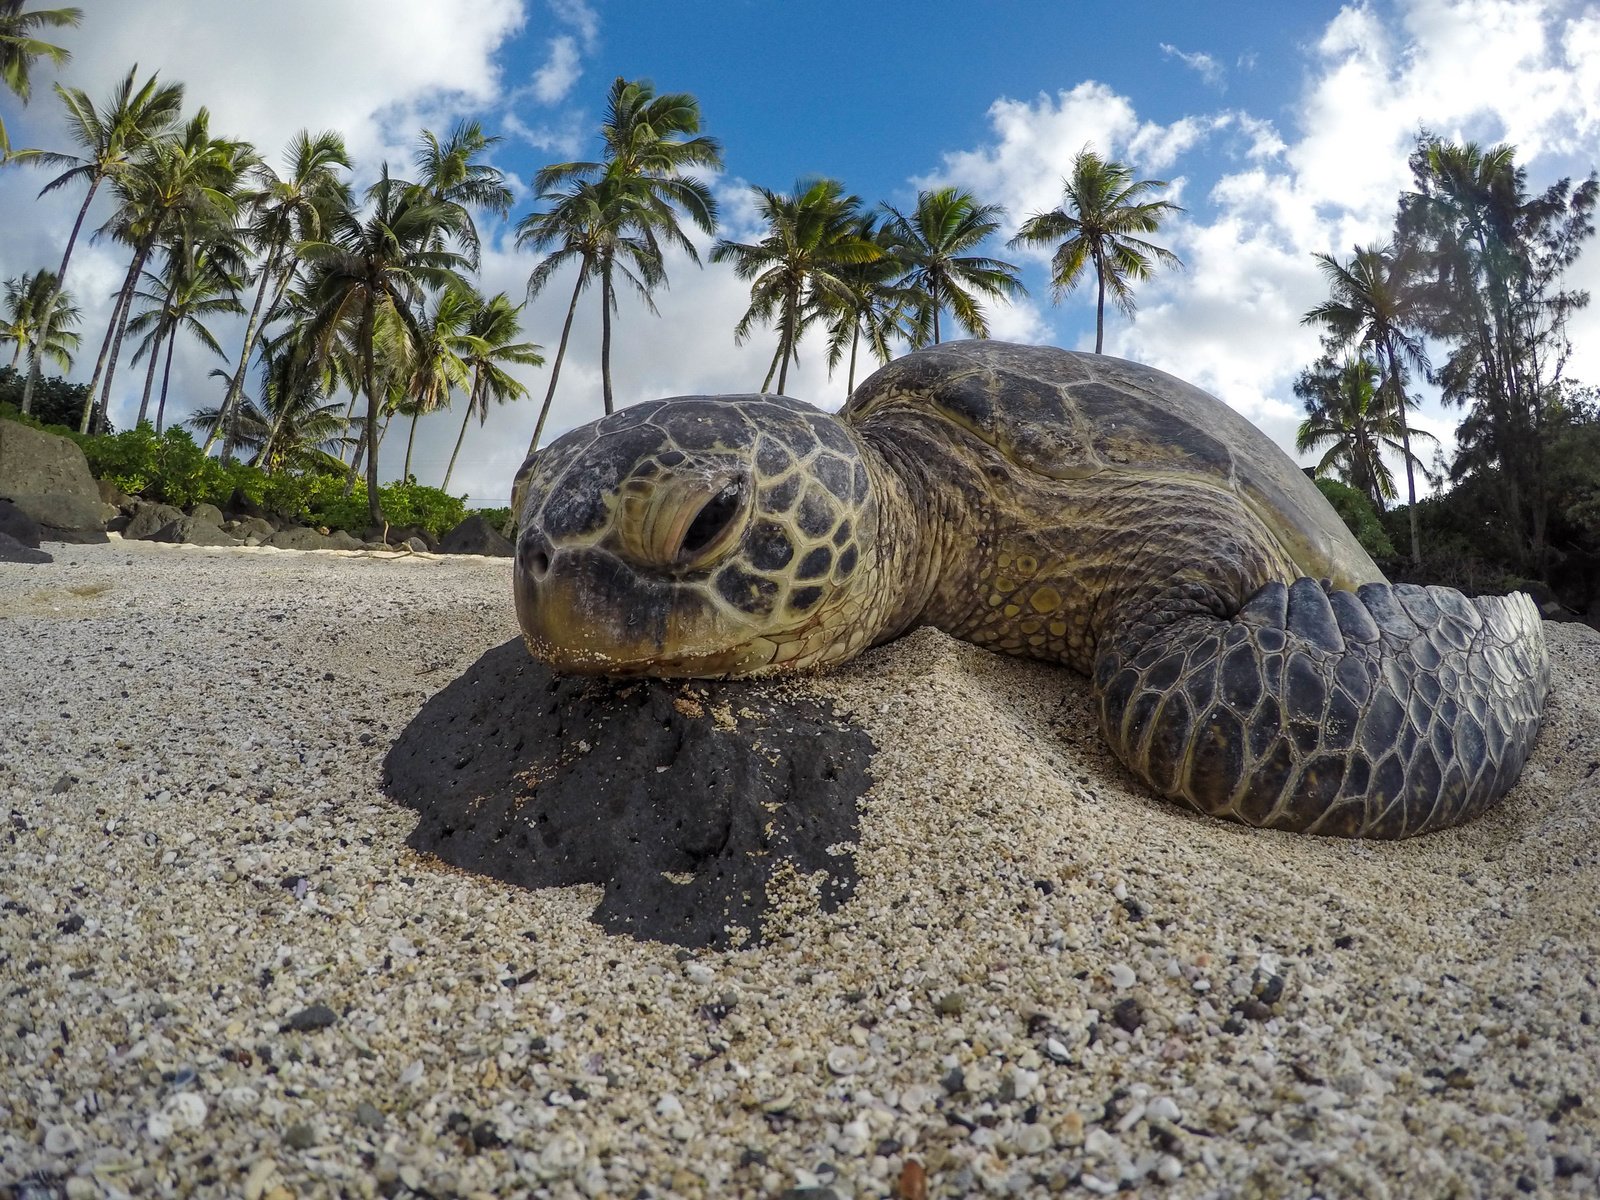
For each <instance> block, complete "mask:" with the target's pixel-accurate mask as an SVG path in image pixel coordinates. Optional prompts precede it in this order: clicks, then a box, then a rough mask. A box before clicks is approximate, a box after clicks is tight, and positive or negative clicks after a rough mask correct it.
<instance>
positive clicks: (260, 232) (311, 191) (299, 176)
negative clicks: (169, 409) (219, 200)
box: [205, 129, 350, 452]
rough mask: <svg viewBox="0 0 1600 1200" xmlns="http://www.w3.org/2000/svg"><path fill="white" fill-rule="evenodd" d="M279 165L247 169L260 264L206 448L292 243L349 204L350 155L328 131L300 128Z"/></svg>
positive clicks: (278, 296) (319, 230)
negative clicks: (235, 358) (280, 170)
mask: <svg viewBox="0 0 1600 1200" xmlns="http://www.w3.org/2000/svg"><path fill="white" fill-rule="evenodd" d="M284 167H285V170H284V173H283V174H281V175H280V174H279V173H278V172H277V171H275V170H273V168H272V167H271V166H270V165H269V164H267V163H265V162H258V163H256V164H255V166H254V167H253V168H252V170H251V179H250V186H249V187H248V188H247V189H245V191H244V192H243V193H242V194H241V196H240V201H241V203H242V204H243V205H244V206H245V207H246V210H247V212H248V214H249V217H248V222H247V228H248V233H249V237H250V240H251V241H252V242H253V243H254V245H255V249H256V252H257V253H258V254H259V255H260V256H261V268H260V274H259V276H258V277H257V280H256V298H255V300H254V302H253V303H252V304H251V306H250V317H249V320H247V321H246V322H245V328H244V342H243V344H242V345H241V346H240V347H239V358H238V362H237V363H236V364H235V366H234V371H233V375H232V377H231V378H230V379H229V381H228V391H227V395H226V396H225V397H224V399H223V402H222V404H221V405H220V407H219V409H218V413H217V427H216V428H215V429H213V430H211V432H210V433H209V434H208V435H207V437H206V442H205V449H206V451H207V452H209V451H210V450H211V447H212V444H213V443H214V442H215V441H216V439H217V435H218V433H219V432H220V430H221V428H222V423H223V422H224V421H225V420H227V416H228V413H229V412H230V411H231V410H232V408H233V406H234V404H235V403H236V402H237V401H238V398H239V394H240V391H241V390H242V389H243V387H244V377H245V372H246V370H247V369H248V368H249V365H250V355H251V352H252V351H253V350H254V349H255V344H256V339H257V338H258V337H259V336H260V333H261V321H262V318H263V316H264V315H266V314H268V313H271V312H273V311H274V310H275V309H276V308H277V307H278V304H279V302H280V301H281V300H282V299H283V293H284V289H286V288H287V287H288V286H289V280H290V279H291V278H292V277H293V276H294V271H295V267H296V266H297V264H298V260H297V258H296V256H295V252H294V247H295V245H296V244H297V243H298V242H303V241H314V240H316V239H317V238H320V237H321V236H322V234H323V226H324V223H325V219H326V216H327V214H329V213H333V212H339V211H343V210H345V209H347V208H349V206H350V186H349V184H348V183H346V182H345V181H344V179H343V178H341V176H340V174H339V172H340V171H345V170H349V169H350V156H349V154H348V153H347V152H346V150H345V146H344V138H343V137H342V136H340V135H339V134H337V133H333V132H331V131H324V132H322V133H318V134H312V133H311V132H310V131H309V130H306V129H302V130H301V131H300V132H299V133H297V134H295V136H294V139H293V140H292V141H291V142H290V143H289V148H288V150H287V152H286V153H285V155H284ZM269 295H270V297H271V299H270V300H269V299H268V297H269Z"/></svg>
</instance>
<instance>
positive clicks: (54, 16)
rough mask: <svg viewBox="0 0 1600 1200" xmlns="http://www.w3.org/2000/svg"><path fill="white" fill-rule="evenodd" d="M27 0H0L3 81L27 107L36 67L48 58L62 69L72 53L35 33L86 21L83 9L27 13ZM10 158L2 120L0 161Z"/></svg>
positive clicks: (8, 141) (1, 71)
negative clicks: (33, 72) (37, 63)
mask: <svg viewBox="0 0 1600 1200" xmlns="http://www.w3.org/2000/svg"><path fill="white" fill-rule="evenodd" d="M24 2H25V0H0V81H3V82H4V83H5V85H6V87H8V88H10V89H11V94H12V95H14V96H15V97H16V98H17V99H19V100H21V101H22V102H23V103H24V104H26V103H27V102H28V101H29V100H30V99H32V97H33V81H32V79H31V78H30V75H31V73H32V71H33V64H34V63H36V62H37V61H39V59H41V58H48V59H49V60H50V61H51V62H53V63H54V64H55V65H56V66H58V67H59V66H61V65H62V64H63V63H65V62H66V61H67V60H68V59H69V58H71V57H72V55H71V54H70V53H68V52H67V51H66V50H64V49H62V48H61V47H60V46H56V45H52V44H51V43H49V42H46V41H41V40H40V39H39V38H37V37H35V36H34V34H35V33H36V32H38V31H39V30H42V29H64V28H67V27H68V26H76V25H77V24H78V22H79V21H81V20H83V10H82V9H81V8H36V9H33V10H32V11H31V12H24V11H23V8H22V5H23V3H24ZM10 157H11V139H10V138H9V137H8V136H7V135H6V123H5V122H4V121H0V162H4V161H6V160H7V159H9V158H10Z"/></svg>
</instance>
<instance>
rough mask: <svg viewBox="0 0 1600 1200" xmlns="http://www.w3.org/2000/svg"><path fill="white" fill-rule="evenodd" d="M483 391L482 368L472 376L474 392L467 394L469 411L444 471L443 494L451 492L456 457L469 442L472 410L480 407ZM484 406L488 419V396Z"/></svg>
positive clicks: (462, 422) (441, 486) (441, 485)
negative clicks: (451, 477)
mask: <svg viewBox="0 0 1600 1200" xmlns="http://www.w3.org/2000/svg"><path fill="white" fill-rule="evenodd" d="M482 390H483V371H482V368H481V367H480V368H479V369H478V370H476V371H474V372H473V375H472V390H471V391H470V392H468V393H467V411H466V414H465V415H464V416H463V417H462V418H461V432H460V433H458V434H456V448H455V449H454V450H452V451H450V465H449V466H447V467H446V468H445V469H444V482H443V483H441V484H440V485H439V490H440V491H441V492H448V491H449V490H450V476H451V475H453V474H454V473H455V469H456V456H457V455H458V454H460V453H461V443H462V442H464V441H466V440H467V425H468V423H469V422H471V420H472V410H473V409H474V408H476V407H477V406H478V400H479V394H480V392H481V391H482ZM483 405H484V414H485V417H486V418H487V415H488V411H489V408H488V405H489V400H488V397H487V396H485V397H483Z"/></svg>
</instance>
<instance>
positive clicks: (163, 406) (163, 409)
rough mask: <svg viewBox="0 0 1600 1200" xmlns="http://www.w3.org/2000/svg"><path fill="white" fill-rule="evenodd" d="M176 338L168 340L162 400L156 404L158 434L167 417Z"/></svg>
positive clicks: (162, 380) (163, 373) (162, 377)
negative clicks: (168, 386)
mask: <svg viewBox="0 0 1600 1200" xmlns="http://www.w3.org/2000/svg"><path fill="white" fill-rule="evenodd" d="M176 340H177V339H176V338H170V337H169V338H168V339H167V365H166V367H165V368H164V369H163V370H162V372H161V399H160V400H159V401H158V402H157V403H156V432H157V433H158V434H159V433H160V432H161V422H162V419H163V418H164V417H165V416H166V415H167V385H168V384H170V383H171V382H172V344H173V342H175V341H176Z"/></svg>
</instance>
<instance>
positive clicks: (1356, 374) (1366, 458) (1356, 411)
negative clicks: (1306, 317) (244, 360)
mask: <svg viewBox="0 0 1600 1200" xmlns="http://www.w3.org/2000/svg"><path fill="white" fill-rule="evenodd" d="M1381 378H1382V373H1381V372H1380V370H1379V368H1378V366H1377V364H1376V363H1374V362H1372V360H1370V359H1368V358H1364V357H1355V358H1348V359H1346V360H1345V361H1344V362H1342V363H1335V362H1334V360H1333V359H1332V358H1323V359H1321V360H1320V361H1319V362H1318V363H1317V364H1316V365H1315V366H1314V367H1312V368H1311V369H1310V370H1307V371H1303V372H1301V374H1300V377H1299V379H1297V380H1296V381H1295V385H1294V391H1295V395H1297V396H1299V397H1300V399H1301V401H1302V402H1303V403H1304V405H1305V411H1306V417H1305V420H1303V421H1302V422H1300V427H1299V429H1298V430H1296V432H1295V449H1296V450H1298V451H1299V452H1300V453H1302V454H1305V453H1307V452H1309V451H1313V450H1316V449H1318V448H1319V447H1322V446H1327V450H1326V451H1325V452H1324V453H1323V455H1322V458H1321V460H1320V461H1319V462H1318V463H1317V466H1316V468H1315V470H1316V473H1317V474H1318V475H1325V474H1327V473H1328V472H1330V471H1333V472H1335V473H1337V474H1338V475H1339V477H1340V478H1341V479H1342V480H1343V481H1344V482H1345V483H1348V484H1349V485H1350V486H1351V487H1353V488H1355V489H1357V490H1358V491H1360V492H1362V493H1363V494H1364V495H1365V496H1366V497H1367V499H1369V500H1371V501H1372V504H1373V507H1374V508H1376V509H1377V510H1378V511H1379V512H1382V511H1383V510H1384V509H1385V508H1386V507H1387V506H1388V502H1389V501H1392V500H1393V499H1394V498H1395V497H1396V496H1397V495H1398V494H1399V493H1398V492H1397V491H1396V489H1395V485H1394V476H1393V474H1392V473H1391V472H1390V470H1389V466H1388V464H1387V463H1386V462H1384V459H1383V455H1384V454H1385V453H1386V452H1387V453H1391V454H1399V455H1401V456H1405V455H1406V454H1408V453H1409V451H1408V450H1407V449H1406V445H1405V441H1404V439H1403V437H1402V435H1401V422H1400V417H1399V414H1398V412H1397V411H1396V409H1395V408H1394V407H1393V406H1392V405H1391V404H1389V402H1388V400H1387V398H1386V397H1385V396H1384V394H1383V389H1382V387H1381V386H1380V380H1381ZM1408 403H1411V401H1409V398H1408ZM1415 436H1417V437H1432V435H1431V434H1428V433H1424V432H1423V431H1421V430H1418V431H1416V433H1415ZM1414 457H1415V456H1413V458H1414ZM1418 465H1419V466H1420V465H1421V464H1420V462H1418Z"/></svg>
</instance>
